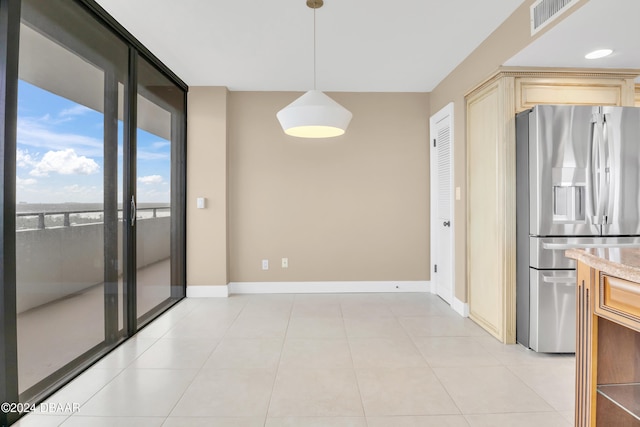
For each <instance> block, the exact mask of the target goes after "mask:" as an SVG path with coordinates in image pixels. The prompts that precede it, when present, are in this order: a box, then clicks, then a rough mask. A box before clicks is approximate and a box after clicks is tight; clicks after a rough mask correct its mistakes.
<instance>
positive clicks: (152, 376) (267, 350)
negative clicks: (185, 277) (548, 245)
mask: <svg viewBox="0 0 640 427" xmlns="http://www.w3.org/2000/svg"><path fill="white" fill-rule="evenodd" d="M574 366H575V359H574V357H572V356H567V355H544V354H537V353H535V352H532V351H529V350H527V349H525V348H524V347H522V346H519V345H503V344H500V343H499V342H498V341H496V340H495V339H494V338H493V337H491V336H490V335H489V334H487V333H486V332H485V331H483V330H482V329H481V328H480V327H478V326H477V325H476V324H475V323H474V322H472V321H471V320H469V319H465V318H462V317H460V316H458V315H457V314H456V313H455V312H453V311H452V310H451V309H450V308H449V306H448V305H447V304H445V303H444V302H443V301H442V300H440V299H439V298H438V297H436V296H434V295H431V294H406V293H398V294H341V295H335V294H329V295H326V294H322V295H239V296H232V297H230V298H228V299H187V300H184V301H182V302H180V303H179V304H178V305H176V306H175V307H174V308H173V309H171V310H170V311H168V312H167V313H165V314H164V315H163V316H162V317H160V318H159V319H157V320H156V321H155V322H153V323H152V324H151V325H149V326H147V327H146V328H145V329H144V330H142V331H141V332H139V333H138V334H137V335H136V336H135V337H133V338H132V339H130V340H128V341H127V342H125V343H124V344H123V345H121V346H120V347H118V348H117V349H116V350H114V351H113V352H112V353H111V354H109V355H108V356H107V357H106V358H104V359H103V360H101V361H100V362H98V363H97V364H96V365H94V366H93V367H91V368H90V369H89V370H88V371H86V372H85V373H83V374H82V375H81V376H80V377H78V378H77V379H76V380H74V381H73V382H71V383H70V384H69V385H67V386H66V387H64V388H63V389H62V390H60V391H59V392H58V393H56V394H54V395H53V396H52V397H51V398H50V399H48V401H47V402H46V403H47V404H49V406H52V405H51V404H52V403H55V404H78V405H79V410H78V411H77V412H73V413H71V412H69V413H60V412H55V413H48V414H42V413H33V414H30V415H28V416H26V417H24V418H22V419H21V420H20V421H19V422H18V423H17V424H16V425H17V426H19V427H31V426H38V427H41V426H43V427H48V426H60V425H61V426H65V427H69V426H82V427H86V426H113V425H118V426H149V427H151V426H180V427H189V426H221V427H226V426H247V427H253V426H256V427H257V426H266V427H284V426H291V427H294V426H295V427H316V426H317V427H320V426H322V427H331V426H335V427H366V426H368V427H383V426H393V427H408V426H411V427H416V426H421V427H422V426H437V427H440V426H444V427H447V426H449V427H458V426H460V427H462V426H467V427H484V426H491V427H500V426H518V427H527V426H545V427H555V426H557V427H568V426H571V425H572V424H573V421H572V420H573V405H574V397H573V396H574V389H573V387H574V375H575V373H574Z"/></svg>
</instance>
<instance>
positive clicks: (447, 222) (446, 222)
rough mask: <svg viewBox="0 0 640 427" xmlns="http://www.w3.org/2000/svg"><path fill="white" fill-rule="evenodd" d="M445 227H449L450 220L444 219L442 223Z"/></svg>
mask: <svg viewBox="0 0 640 427" xmlns="http://www.w3.org/2000/svg"><path fill="white" fill-rule="evenodd" d="M442 225H444V226H445V227H451V221H445V222H443V223H442Z"/></svg>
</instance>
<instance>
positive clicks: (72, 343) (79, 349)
mask: <svg viewBox="0 0 640 427" xmlns="http://www.w3.org/2000/svg"><path fill="white" fill-rule="evenodd" d="M170 268H171V265H170V260H169V259H167V260H165V261H160V262H157V263H155V264H152V265H150V266H148V267H145V268H141V269H139V270H138V276H137V286H138V300H137V302H138V314H139V315H140V314H141V313H146V312H147V311H149V310H150V309H151V308H153V307H155V306H156V305H157V304H159V303H160V302H162V301H163V300H165V299H166V298H168V297H169V295H170V290H169V283H170V282H169V277H170ZM119 289H122V282H121V281H120V283H119ZM119 300H120V301H122V298H121V297H119ZM119 324H120V327H122V310H120V322H119ZM103 340H104V284H99V285H95V286H92V287H91V288H89V289H87V290H86V291H84V292H81V293H77V294H74V295H72V296H68V297H66V298H63V299H60V300H57V301H54V302H50V303H47V304H44V305H41V306H39V307H35V308H32V309H30V310H27V311H25V312H23V313H20V314H18V360H19V361H20V363H19V364H18V372H19V382H20V383H19V387H20V391H21V392H22V391H24V390H26V389H28V388H29V387H31V386H32V385H34V384H35V383H37V382H38V381H40V380H41V379H43V378H44V377H46V376H48V375H50V374H52V373H53V372H55V371H57V370H58V369H60V368H61V367H62V366H64V365H66V364H67V363H69V362H70V361H71V360H73V359H74V358H76V357H77V356H79V355H80V354H82V353H84V352H86V351H87V350H89V349H91V348H92V347H94V346H95V345H97V344H99V343H100V342H102V341H103ZM43 356H44V357H43Z"/></svg>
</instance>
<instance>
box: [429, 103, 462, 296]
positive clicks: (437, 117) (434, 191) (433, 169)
mask: <svg viewBox="0 0 640 427" xmlns="http://www.w3.org/2000/svg"><path fill="white" fill-rule="evenodd" d="M453 111H454V104H453V102H450V103H448V104H447V105H445V106H444V107H443V108H442V109H441V110H440V111H438V112H437V113H435V114H434V115H432V116H431V117H430V118H429V136H430V138H429V152H430V156H429V158H430V168H429V174H430V176H429V179H430V188H431V192H430V217H431V221H430V222H431V228H430V241H431V252H430V253H431V257H430V272H431V293H434V294H437V295H439V294H438V281H437V274H436V272H435V271H436V262H435V256H434V255H435V253H436V251H437V248H438V233H437V230H438V228H439V221H438V220H437V216H438V215H437V213H438V157H437V151H436V149H435V141H436V135H437V131H436V125H437V123H439V122H441V121H442V120H447V119H448V120H449V132H450V133H449V134H450V136H451V137H450V144H449V149H450V151H451V156H450V162H451V163H450V167H449V170H450V177H449V178H450V182H451V184H452V185H451V189H452V190H453V189H454V185H453V184H454V179H453V178H454V161H453V159H454V153H455V151H454V127H453V123H454V121H453ZM449 203H450V212H451V219H450V221H451V239H450V242H449V247H450V248H451V250H450V253H449V257H450V259H451V262H450V267H451V268H450V271H449V277H450V278H451V293H450V295H445V296H442V298H443V299H444V300H445V301H447V298H448V301H447V302H448V303H449V305H451V307H453V305H454V302H455V283H456V281H455V268H454V264H453V260H454V254H455V238H454V236H455V221H454V217H455V209H454V208H455V203H454V192H453V191H452V192H451V193H450V195H449Z"/></svg>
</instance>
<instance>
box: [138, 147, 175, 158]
mask: <svg viewBox="0 0 640 427" xmlns="http://www.w3.org/2000/svg"><path fill="white" fill-rule="evenodd" d="M136 155H137V156H138V159H141V160H164V159H168V158H169V157H170V156H169V153H168V152H165V153H162V152H155V151H148V150H143V149H141V150H138V151H137V153H136Z"/></svg>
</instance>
